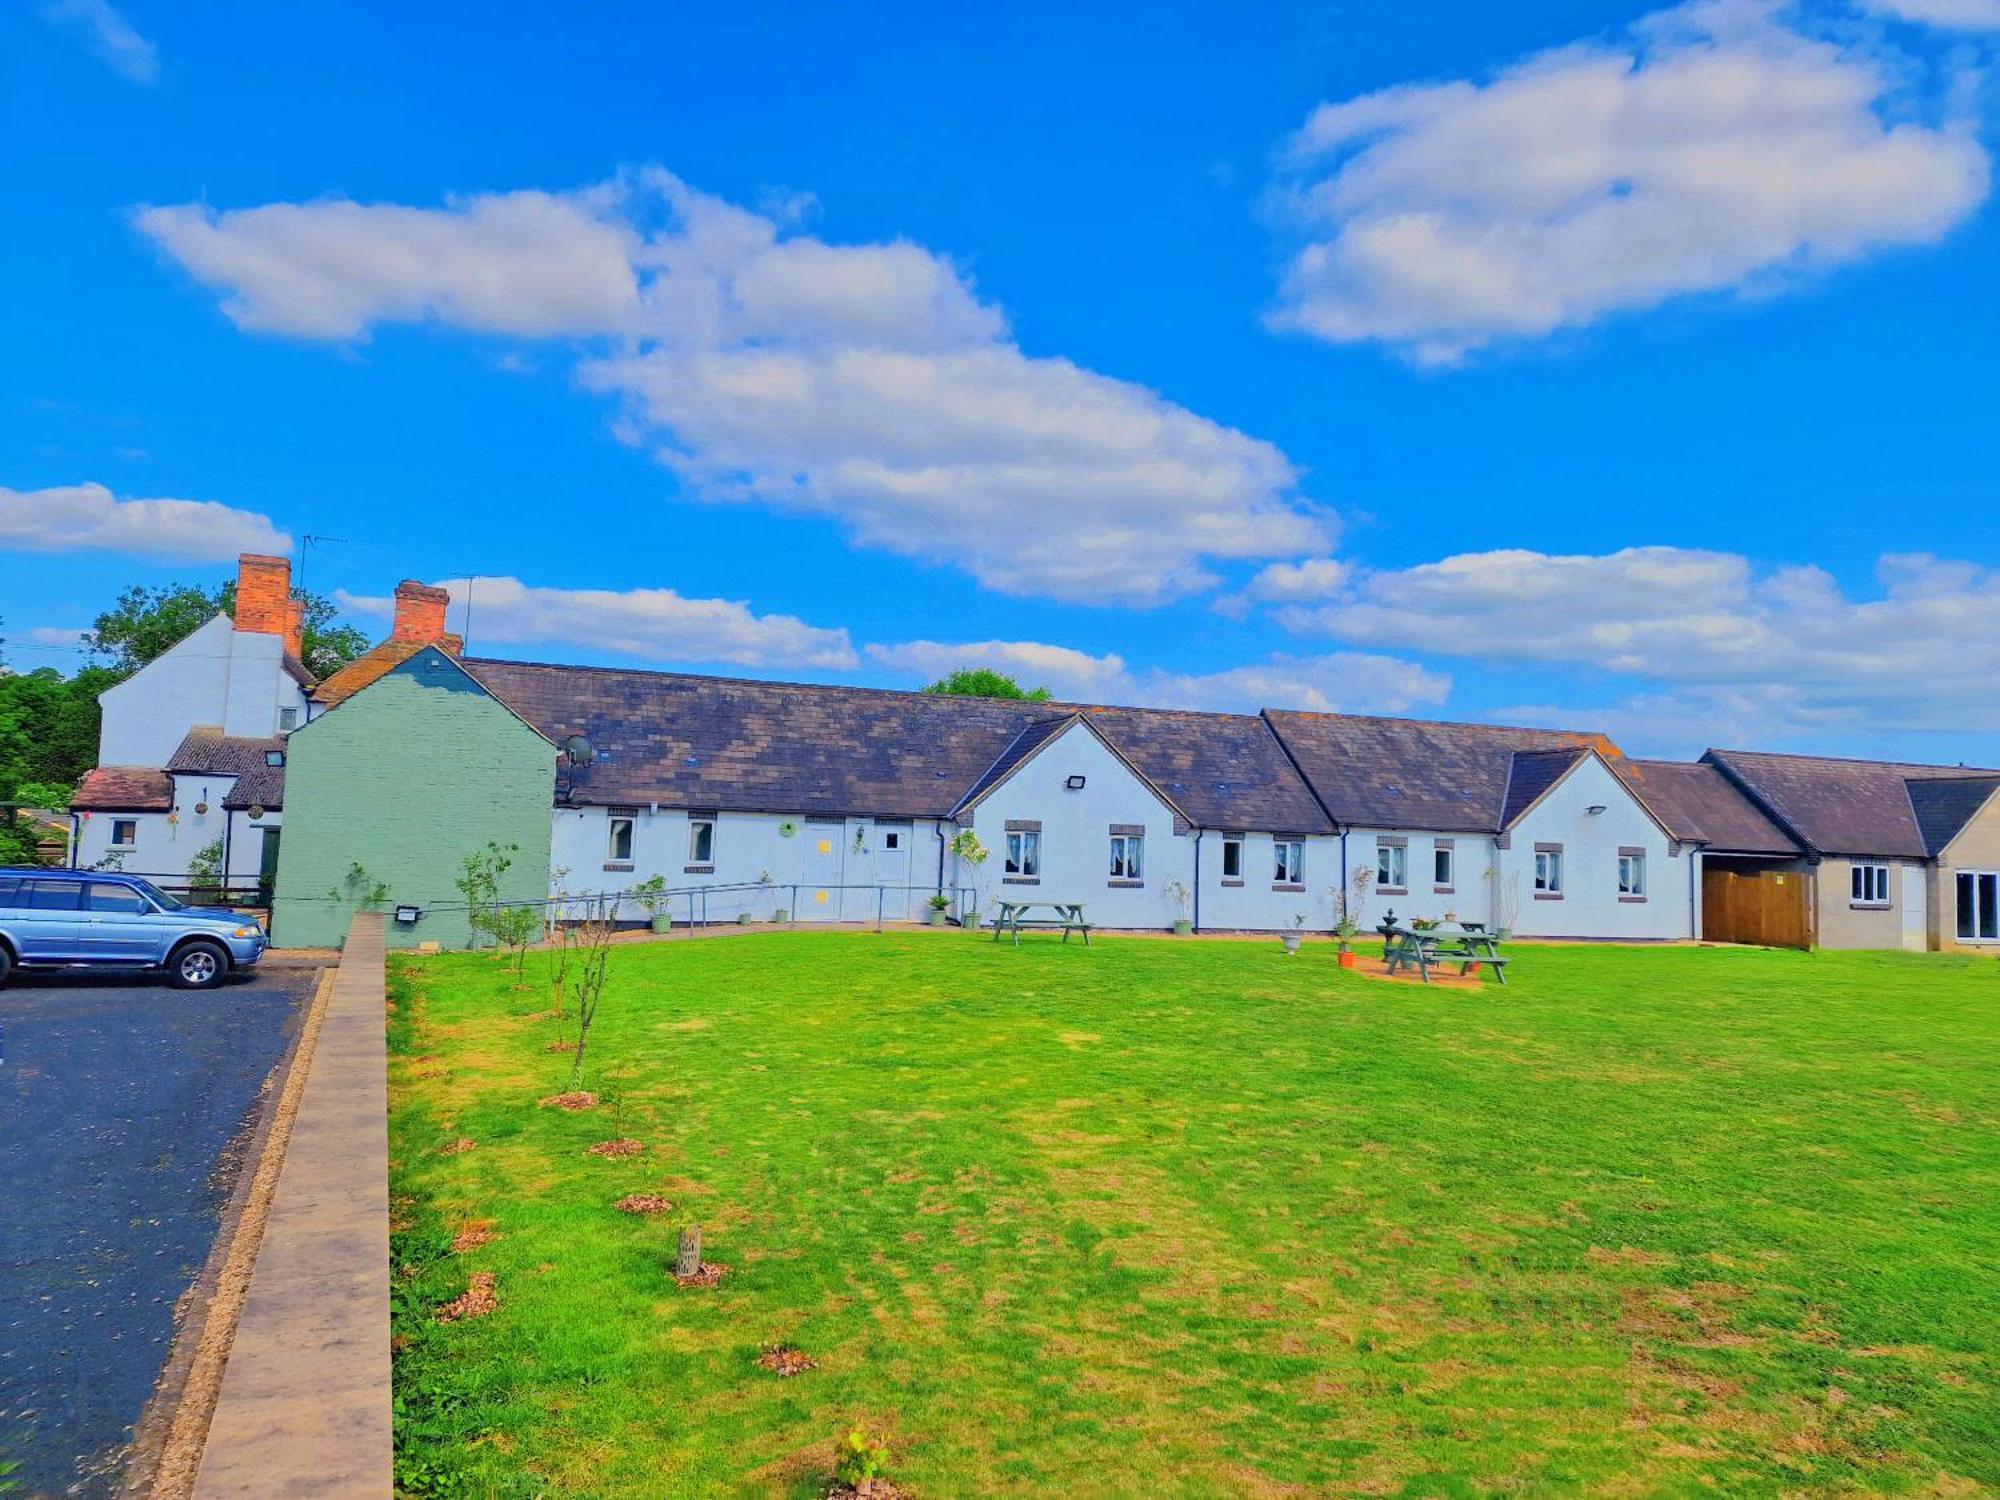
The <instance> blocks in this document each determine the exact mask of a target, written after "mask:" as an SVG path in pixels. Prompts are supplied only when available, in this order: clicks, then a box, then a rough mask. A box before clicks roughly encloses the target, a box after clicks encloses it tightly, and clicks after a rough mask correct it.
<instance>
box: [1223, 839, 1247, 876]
mask: <svg viewBox="0 0 2000 1500" xmlns="http://www.w3.org/2000/svg"><path fill="white" fill-rule="evenodd" d="M1232 865H1233V866H1235V868H1234V869H1231V868H1230V867H1231V866H1232ZM1222 878H1223V879H1224V880H1241V879H1242V878H1243V840H1242V839H1240V838H1231V839H1224V840H1223V841H1222Z"/></svg>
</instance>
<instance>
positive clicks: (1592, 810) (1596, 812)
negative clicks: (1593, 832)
mask: <svg viewBox="0 0 2000 1500" xmlns="http://www.w3.org/2000/svg"><path fill="white" fill-rule="evenodd" d="M1584 811H1585V812H1587V813H1589V814H1590V815H1591V816H1592V817H1593V818H1596V817H1601V816H1603V814H1604V804H1603V803H1602V802H1599V803H1597V804H1595V805H1594V806H1591V807H1586V808H1585V809H1584Z"/></svg>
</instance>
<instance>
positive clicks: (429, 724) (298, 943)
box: [271, 649, 555, 948]
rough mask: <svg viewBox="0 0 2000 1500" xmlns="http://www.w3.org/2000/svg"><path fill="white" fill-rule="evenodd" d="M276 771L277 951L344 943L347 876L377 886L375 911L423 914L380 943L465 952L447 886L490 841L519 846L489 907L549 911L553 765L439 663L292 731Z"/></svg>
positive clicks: (464, 934) (429, 659)
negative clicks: (279, 807) (281, 776)
mask: <svg viewBox="0 0 2000 1500" xmlns="http://www.w3.org/2000/svg"><path fill="white" fill-rule="evenodd" d="M285 759H286V765H285V830H284V835H283V838H282V840H281V841H280V844H279V853H278V883H277V890H276V894H275V897H274V899H273V904H272V913H271V929H272V940H273V942H274V943H275V944H276V945H277V946H279V947H287V948H319V947H333V946H337V945H338V944H339V943H340V942H341V941H342V939H343V938H344V937H345V935H346V932H347V924H348V920H349V918H350V917H351V916H352V915H353V913H354V908H355V904H356V903H355V900H354V899H353V898H352V897H351V896H349V895H347V894H346V887H347V881H348V874H349V872H350V870H351V869H352V868H353V866H354V865H356V864H357V863H358V864H359V865H361V867H362V868H363V869H364V870H366V871H367V872H368V875H369V876H370V877H372V880H373V881H380V882H381V883H383V884H384V885H386V886H387V887H388V889H389V893H388V902H387V904H386V906H385V908H384V909H385V910H392V909H393V908H394V907H395V906H397V905H415V906H420V907H422V908H424V910H425V913H426V915H425V916H424V918H423V920H422V921H420V922H418V923H417V924H415V925H414V926H409V925H405V924H403V923H399V922H396V921H393V920H392V921H390V922H388V923H387V924H386V926H387V935H388V939H389V941H390V943H391V944H393V945H396V946H401V947H409V946H413V945H414V944H416V943H420V942H436V943H439V944H440V945H442V946H443V947H446V948H461V947H464V946H466V945H467V943H468V942H469V941H470V939H471V928H470V927H469V926H468V925H467V922H466V917H465V912H464V911H463V910H462V908H463V905H464V899H465V898H464V897H463V896H462V895H461V894H460V893H459V891H458V889H457V887H456V885H455V884H454V882H455V881H456V880H457V879H458V878H459V876H460V875H461V873H462V866H463V863H464V860H465V857H466V856H467V855H468V854H472V853H475V852H477V851H480V850H483V849H484V848H485V847H486V845H487V843H488V841H489V840H490V841H492V842H496V843H498V844H499V845H500V846H501V847H502V848H505V847H506V846H507V845H509V844H513V845H516V846H518V847H517V848H516V849H515V850H514V852H513V853H512V855H511V858H512V859H513V865H512V867H511V868H510V869H509V870H508V871H507V873H506V874H505V876H503V877H502V880H501V891H500V898H501V899H502V900H503V901H542V900H546V899H547V897H548V891H549V828H550V809H551V807H552V805H553V803H554V798H555V752H554V750H553V749H552V748H551V747H550V745H549V742H548V741H547V740H545V739H543V738H542V737H541V736H540V735H539V734H537V733H536V732H535V731H534V730H533V729H530V728H529V727H528V726H527V725H526V724H524V723H523V722H522V721H521V720H520V719H518V718H516V717H515V716H514V715H513V714H512V713H510V712H509V711H508V710H507V709H506V708H505V707H503V706H502V705H501V704H500V703H499V702H497V701H496V700H495V699H494V698H493V697H492V696H491V695H490V694H488V693H487V692H486V690H485V689H484V688H482V687H480V686H479V684H477V683H476V682H474V681H473V680H472V678H471V677H469V676H468V675H467V674H466V672H465V670H464V669H463V668H461V667H460V666H459V665H458V664H457V663H455V662H453V661H452V660H451V659H450V658H448V657H446V656H445V655H444V654H443V653H441V652H439V651H437V650H435V649H432V650H426V651H421V652H419V653H418V654H417V655H415V656H413V657H411V658H410V659H409V660H408V661H407V662H404V663H403V664H402V665H400V666H398V667H397V668H396V669H395V670H394V671H392V672H390V673H388V674H387V675H386V676H384V677H382V678H381V679H379V680H378V681H376V682H374V683H371V684H370V685H369V686H367V687H365V688H363V689H362V690H361V691H360V692H358V693H356V694H355V695H354V696H353V697H352V698H349V699H347V700H346V701H345V702H344V703H341V704H340V705H338V706H337V707H335V708H333V709H331V710H329V711H328V712H327V713H326V714H324V715H322V716H321V717H319V718H317V719H314V720H313V721H312V722H311V723H309V724H307V725H305V726H304V727H302V728H300V729H298V730H296V731H295V732H294V733H293V734H292V736H291V739H290V740H289V741H288V742H287V745H286V757H285ZM334 890H341V891H342V895H341V896H340V898H339V899H334V898H332V897H330V896H329V892H330V891H334Z"/></svg>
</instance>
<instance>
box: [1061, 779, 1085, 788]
mask: <svg viewBox="0 0 2000 1500" xmlns="http://www.w3.org/2000/svg"><path fill="white" fill-rule="evenodd" d="M1063 785H1064V786H1066V787H1068V788H1069V789H1070V790H1071V791H1072V792H1080V791H1082V790H1083V778H1082V777H1081V776H1072V777H1070V778H1069V780H1067V781H1065V782H1064V783H1063Z"/></svg>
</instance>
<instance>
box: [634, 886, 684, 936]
mask: <svg viewBox="0 0 2000 1500" xmlns="http://www.w3.org/2000/svg"><path fill="white" fill-rule="evenodd" d="M630 895H631V897H632V899H633V900H634V901H636V902H638V903H639V906H640V908H641V909H642V910H644V912H645V913H646V925H647V926H649V927H651V928H652V929H653V931H655V932H672V931H673V930H674V919H673V918H672V917H670V916H669V915H667V879H666V877H665V876H664V875H654V876H650V877H648V878H647V879H645V880H642V881H640V882H639V883H638V884H637V885H635V886H633V887H632V889H631V892H630Z"/></svg>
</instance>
